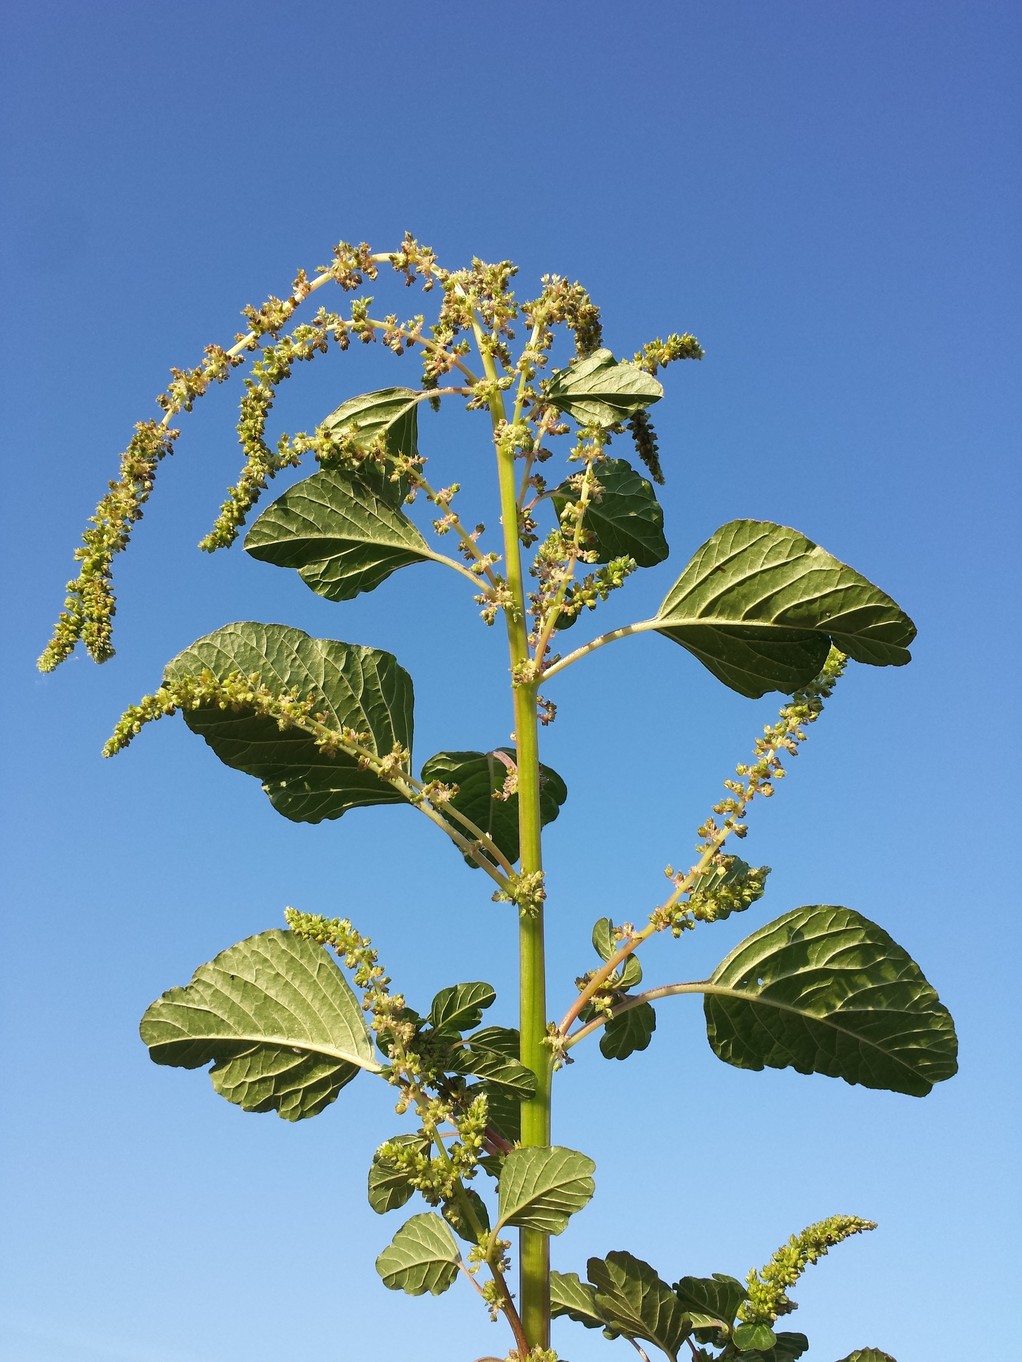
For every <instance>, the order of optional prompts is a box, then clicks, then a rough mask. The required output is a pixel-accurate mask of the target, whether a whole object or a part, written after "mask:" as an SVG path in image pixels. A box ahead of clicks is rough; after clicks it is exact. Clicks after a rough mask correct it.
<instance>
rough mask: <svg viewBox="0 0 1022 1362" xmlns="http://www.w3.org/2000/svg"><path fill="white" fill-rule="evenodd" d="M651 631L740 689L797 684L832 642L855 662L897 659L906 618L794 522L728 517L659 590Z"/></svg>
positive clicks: (911, 632)
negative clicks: (662, 593)
mask: <svg viewBox="0 0 1022 1362" xmlns="http://www.w3.org/2000/svg"><path fill="white" fill-rule="evenodd" d="M654 623H655V627H656V630H657V633H660V634H663V635H664V637H665V638H669V639H672V640H673V641H674V642H675V643H680V644H681V646H682V647H683V648H687V649H688V651H689V652H690V653H692V654H693V656H695V657H697V658H698V659H699V661H700V662H702V663H703V665H704V666H706V667H708V668H709V670H710V671H711V672H713V674H714V676H716V677H718V678H719V679H720V680H721V681H723V682H724V684H725V685H727V686H730V687H731V689H732V690H736V691H738V693H739V694H740V695H748V696H752V697H756V696H760V695H763V694H764V693H765V692H766V691H769V690H779V691H784V692H787V693H791V692H792V691H795V690H798V689H800V688H801V687H802V686H804V685H806V684H807V682H809V681H811V680H812V678H813V677H814V676H816V675H817V673H818V672H819V671H820V669H821V667H822V666H823V663H824V661H825V659H826V657H827V653H828V651H829V649H830V645H831V642H833V643H834V645H835V647H837V648H840V650H841V651H842V652H843V653H847V654H848V656H849V657H852V658H854V659H855V660H856V661H857V662H868V663H871V664H872V665H873V666H877V667H886V666H902V665H903V664H904V663H906V662H908V660H909V651H908V645H909V644H910V643H911V642H912V640H913V638H915V632H916V631H915V626H914V625H913V623H912V621H911V620H910V619H909V618H908V616H907V615H905V614H904V613H903V612H902V611H901V610H900V609H899V608H898V606H897V605H895V603H894V601H892V600H891V598H890V597H889V596H886V595H884V593H883V592H882V591H881V590H879V588H878V587H875V586H874V585H873V584H872V583H871V582H868V581H867V580H866V578H865V577H862V576H860V575H859V573H857V572H855V571H854V570H853V569H852V568H850V567H846V566H845V564H844V563H841V562H839V561H838V559H836V558H834V557H832V555H831V554H829V553H827V552H825V550H823V549H821V548H819V547H818V546H817V545H816V544H814V543H813V542H812V541H811V540H809V539H806V537H805V535H802V534H799V533H798V531H797V530H789V529H786V528H785V527H784V526H782V525H772V524H770V523H769V522H768V521H762V520H732V521H731V522H730V523H729V524H727V525H724V526H722V528H721V529H719V530H718V531H717V532H716V534H714V535H713V536H712V537H711V538H710V539H708V540H707V542H706V543H705V544H704V545H703V546H702V548H701V549H700V550H699V552H698V553H697V554H696V555H695V557H694V558H693V559H692V561H691V562H690V563H689V565H688V567H687V568H686V569H685V571H684V572H683V573H682V574H681V576H680V577H679V578H678V580H677V582H676V583H675V584H674V586H673V587H672V588H671V590H670V591H669V592H668V593H667V596H666V598H665V599H664V603H663V604H662V605H661V607H660V609H659V611H658V612H657V615H656V619H655V621H654Z"/></svg>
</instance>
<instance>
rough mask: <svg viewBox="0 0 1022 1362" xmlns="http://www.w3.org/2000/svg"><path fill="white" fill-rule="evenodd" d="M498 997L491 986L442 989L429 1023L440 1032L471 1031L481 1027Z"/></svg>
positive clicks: (436, 998)
mask: <svg viewBox="0 0 1022 1362" xmlns="http://www.w3.org/2000/svg"><path fill="white" fill-rule="evenodd" d="M496 997H497V995H496V993H495V992H494V990H493V989H492V988H491V987H490V985H489V984H483V983H475V984H454V985H453V986H452V987H451V988H442V989H441V990H440V992H439V993H438V994H437V995H436V997H435V998H434V999H433V1005H432V1006H431V1007H430V1009H429V1022H430V1024H431V1025H432V1026H434V1027H436V1029H437V1030H438V1031H439V1030H444V1031H458V1032H461V1031H470V1030H471V1029H472V1027H473V1026H478V1025H479V1023H480V1021H481V1020H482V1016H483V1012H484V1011H485V1009H486V1008H488V1007H489V1006H490V1005H491V1003H493V1002H494V1000H495V999H496ZM515 1053H516V1054H517V1050H516V1052H515Z"/></svg>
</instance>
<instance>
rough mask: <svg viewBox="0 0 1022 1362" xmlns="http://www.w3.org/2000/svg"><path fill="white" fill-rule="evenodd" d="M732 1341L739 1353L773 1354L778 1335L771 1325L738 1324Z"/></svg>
mask: <svg viewBox="0 0 1022 1362" xmlns="http://www.w3.org/2000/svg"><path fill="white" fill-rule="evenodd" d="M731 1341H732V1342H733V1343H734V1345H735V1347H736V1348H737V1349H738V1351H739V1352H742V1353H749V1352H752V1351H753V1350H755V1351H758V1352H767V1353H770V1352H773V1350H774V1344H775V1343H776V1342H777V1335H776V1334H775V1333H774V1331H773V1329H771V1328H770V1325H769V1324H736V1325H735V1329H734V1332H733V1333H732V1335H731Z"/></svg>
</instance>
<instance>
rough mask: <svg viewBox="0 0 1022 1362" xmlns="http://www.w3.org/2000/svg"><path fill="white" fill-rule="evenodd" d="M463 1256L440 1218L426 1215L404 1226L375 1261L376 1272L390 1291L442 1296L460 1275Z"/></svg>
mask: <svg viewBox="0 0 1022 1362" xmlns="http://www.w3.org/2000/svg"><path fill="white" fill-rule="evenodd" d="M460 1260H461V1255H460V1254H459V1252H458V1246H457V1244H456V1243H455V1242H454V1236H453V1235H452V1234H451V1231H450V1230H449V1229H448V1227H447V1226H446V1225H445V1224H444V1222H443V1221H442V1220H441V1219H440V1217H439V1216H438V1215H434V1214H433V1212H432V1211H426V1212H424V1214H422V1215H413V1216H412V1218H411V1220H408V1221H406V1222H405V1224H403V1225H402V1226H401V1228H400V1229H399V1230H398V1232H397V1234H395V1235H394V1238H393V1239H392V1240H391V1242H390V1244H389V1245H388V1246H387V1248H385V1249H384V1250H383V1252H382V1253H381V1254H380V1256H379V1257H378V1258H377V1260H376V1271H377V1272H378V1273H379V1274H380V1276H381V1277H382V1278H383V1285H384V1286H387V1287H389V1288H390V1289H391V1291H407V1292H408V1294H409V1296H421V1295H424V1294H425V1292H427V1291H428V1292H430V1294H431V1295H433V1296H440V1295H442V1294H443V1293H444V1292H445V1291H446V1290H447V1288H448V1287H449V1286H450V1285H451V1283H452V1282H453V1281H454V1279H455V1277H456V1276H457V1275H458V1263H459V1262H460Z"/></svg>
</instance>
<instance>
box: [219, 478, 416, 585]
mask: <svg viewBox="0 0 1022 1362" xmlns="http://www.w3.org/2000/svg"><path fill="white" fill-rule="evenodd" d="M374 484H375V485H374ZM399 503H400V493H399V492H397V491H396V490H393V489H390V488H389V486H388V484H386V483H385V482H383V481H382V480H380V479H378V478H371V477H369V476H368V475H365V474H360V473H353V472H349V471H348V470H347V469H345V468H329V469H325V470H324V471H322V472H320V473H314V474H313V475H312V477H310V478H305V479H304V481H302V482H299V483H297V484H296V485H295V486H294V487H292V488H290V489H289V490H288V491H286V492H285V493H284V495H283V496H282V497H278V498H277V500H276V501H275V502H273V504H272V505H271V506H268V507H267V508H266V510H265V511H264V512H263V513H262V515H261V516H260V517H259V519H258V520H257V521H256V522H255V524H254V525H253V526H252V528H251V529H250V530H249V532H248V535H247V536H246V538H245V548H246V550H247V551H248V552H249V553H250V554H251V555H252V557H253V558H258V559H260V560H261V561H262V562H266V563H273V564H274V565H275V566H276V567H288V568H295V569H297V571H298V575H299V576H300V577H301V579H302V581H303V582H305V584H306V585H307V586H308V587H311V589H312V590H313V591H315V592H316V594H317V595H319V596H325V597H326V598H327V600H330V601H347V600H351V598H352V597H353V596H357V595H359V593H360V592H363V591H372V590H373V588H374V587H377V586H379V584H380V583H381V582H382V581H384V580H385V579H386V578H387V577H389V576H390V574H391V573H392V572H396V571H397V569H398V568H401V567H405V566H406V565H407V564H409V563H422V562H425V561H427V560H428V559H430V558H432V557H434V556H435V555H434V554H433V553H431V551H430V549H429V546H428V545H427V543H426V541H425V540H424V539H423V537H422V535H421V534H420V533H419V531H418V530H417V529H416V528H415V526H414V525H413V524H412V522H411V521H410V520H409V519H408V517H407V516H405V515H403V514H402V512H401V510H400V506H399Z"/></svg>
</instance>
